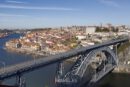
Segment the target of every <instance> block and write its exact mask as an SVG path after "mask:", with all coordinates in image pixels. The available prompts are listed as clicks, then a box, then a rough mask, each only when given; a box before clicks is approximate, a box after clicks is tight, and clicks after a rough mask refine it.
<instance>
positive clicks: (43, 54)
mask: <svg viewBox="0 0 130 87" xmlns="http://www.w3.org/2000/svg"><path fill="white" fill-rule="evenodd" d="M4 49H5V50H7V51H9V52H16V53H21V54H24V55H31V56H33V57H36V58H39V57H46V56H49V55H51V54H49V53H46V52H42V51H31V50H27V49H24V48H12V47H6V46H5V47H4Z"/></svg>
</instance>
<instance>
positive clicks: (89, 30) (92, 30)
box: [86, 26, 96, 34]
mask: <svg viewBox="0 0 130 87" xmlns="http://www.w3.org/2000/svg"><path fill="white" fill-rule="evenodd" d="M95 31H96V27H95V26H88V27H86V34H94V33H95Z"/></svg>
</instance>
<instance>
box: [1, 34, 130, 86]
mask: <svg viewBox="0 0 130 87" xmlns="http://www.w3.org/2000/svg"><path fill="white" fill-rule="evenodd" d="M19 37H20V34H11V35H9V36H8V37H5V38H1V39H0V67H4V65H3V62H4V63H5V64H6V66H8V65H11V64H16V63H19V62H24V61H29V60H32V59H34V58H33V57H32V56H31V55H25V54H20V53H15V52H10V51H7V50H5V49H4V44H5V42H6V41H8V40H10V39H14V38H19ZM55 72H56V64H53V65H50V66H46V67H44V68H41V69H38V70H35V71H32V72H30V73H27V74H24V75H23V77H22V78H23V79H25V81H26V87H55V82H54V76H55ZM15 83H16V78H15V77H14V78H11V79H8V80H5V81H3V84H8V85H14V84H15ZM84 87H85V86H84ZM98 87H130V74H114V73H111V74H109V75H107V76H106V77H105V78H103V79H102V80H101V81H100V82H99V85H98Z"/></svg>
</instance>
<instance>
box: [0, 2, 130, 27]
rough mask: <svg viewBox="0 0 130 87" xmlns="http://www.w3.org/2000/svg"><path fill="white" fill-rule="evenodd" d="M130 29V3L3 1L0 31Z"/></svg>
mask: <svg viewBox="0 0 130 87" xmlns="http://www.w3.org/2000/svg"><path fill="white" fill-rule="evenodd" d="M101 23H103V24H105V23H112V24H126V25H130V0H0V28H9V29H14V28H19V29H23V28H43V27H58V26H71V25H99V24H101Z"/></svg>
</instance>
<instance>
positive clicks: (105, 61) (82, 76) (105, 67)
mask: <svg viewBox="0 0 130 87" xmlns="http://www.w3.org/2000/svg"><path fill="white" fill-rule="evenodd" d="M76 57H77V59H76V61H75V62H74V63H73V65H72V66H71V68H70V69H69V70H68V71H67V72H66V73H64V65H63V63H62V62H59V64H58V68H57V73H56V77H55V82H56V83H57V85H58V86H59V87H80V86H81V85H82V84H84V83H87V87H89V86H92V85H93V84H94V83H96V82H97V81H99V80H100V79H102V78H103V77H104V76H105V75H106V74H108V73H109V72H110V71H112V70H113V69H114V68H115V67H116V65H117V56H116V53H115V52H114V50H113V49H110V47H101V48H98V49H94V50H91V51H87V52H85V53H83V54H80V55H78V56H76Z"/></svg>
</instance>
